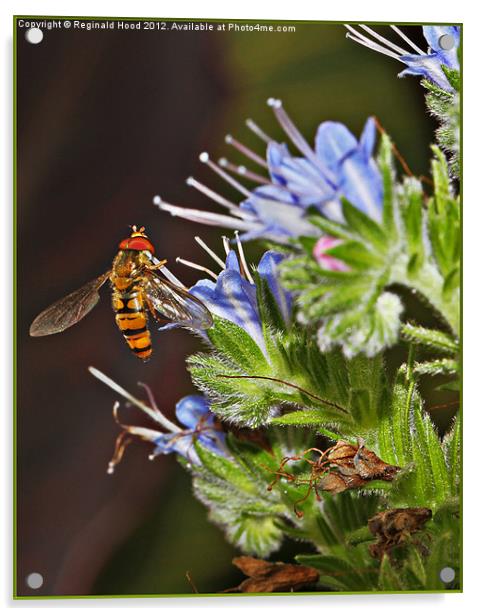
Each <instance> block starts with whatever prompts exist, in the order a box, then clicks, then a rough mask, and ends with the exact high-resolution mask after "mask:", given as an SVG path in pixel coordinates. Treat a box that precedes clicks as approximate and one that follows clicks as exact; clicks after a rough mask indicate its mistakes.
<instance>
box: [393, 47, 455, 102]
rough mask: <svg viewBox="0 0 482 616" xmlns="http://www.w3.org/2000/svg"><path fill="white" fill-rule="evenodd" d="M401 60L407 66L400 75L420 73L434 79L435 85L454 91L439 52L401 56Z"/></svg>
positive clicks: (430, 79)
mask: <svg viewBox="0 0 482 616" xmlns="http://www.w3.org/2000/svg"><path fill="white" fill-rule="evenodd" d="M400 60H401V61H402V62H405V64H406V65H407V68H406V69H404V70H403V71H402V72H401V73H399V74H398V76H399V77H405V75H418V76H421V77H424V78H425V79H428V80H429V81H432V82H433V83H434V84H435V85H437V86H439V87H440V88H442V89H443V90H445V91H447V92H453V90H454V89H453V88H452V86H451V85H450V83H449V82H448V79H447V77H446V76H445V73H444V72H443V70H442V65H441V63H440V58H439V57H438V55H437V54H435V53H433V54H427V55H425V56H420V55H418V54H414V55H409V56H400Z"/></svg>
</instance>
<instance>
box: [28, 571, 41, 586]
mask: <svg viewBox="0 0 482 616" xmlns="http://www.w3.org/2000/svg"><path fill="white" fill-rule="evenodd" d="M43 583H44V578H43V575H42V574H40V573H36V572H34V573H29V574H28V576H27V586H28V587H29V588H32V589H33V590H37V589H38V588H40V587H41V586H42V585H43Z"/></svg>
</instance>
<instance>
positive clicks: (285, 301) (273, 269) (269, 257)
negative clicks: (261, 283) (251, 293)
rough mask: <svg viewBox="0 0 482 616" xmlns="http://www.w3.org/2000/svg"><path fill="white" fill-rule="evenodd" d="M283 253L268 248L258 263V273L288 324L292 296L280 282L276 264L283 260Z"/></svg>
mask: <svg viewBox="0 0 482 616" xmlns="http://www.w3.org/2000/svg"><path fill="white" fill-rule="evenodd" d="M284 258H285V257H284V255H282V254H281V253H279V252H275V251H274V250H268V251H267V252H265V253H264V255H263V256H262V258H261V260H260V262H259V265H258V274H259V275H260V276H261V278H263V279H264V280H266V282H267V283H268V286H269V288H270V290H271V293H272V294H273V296H274V298H275V300H276V303H277V305H278V308H279V309H280V312H281V314H282V316H283V320H284V322H285V323H286V324H288V323H289V322H290V320H291V310H292V305H293V302H292V298H291V294H290V293H289V292H287V291H286V290H285V289H284V288H283V287H282V285H281V283H280V277H279V272H278V264H279V263H280V262H281V261H283V259H284Z"/></svg>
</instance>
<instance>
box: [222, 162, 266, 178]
mask: <svg viewBox="0 0 482 616" xmlns="http://www.w3.org/2000/svg"><path fill="white" fill-rule="evenodd" d="M218 164H219V166H220V167H223V168H225V169H229V171H233V173H237V174H238V175H240V176H241V177H243V178H248V180H253V182H259V183H260V184H271V182H270V181H269V180H268V178H265V177H263V176H262V175H258V174H257V173H254V172H253V171H250V170H249V169H247V168H246V167H245V166H244V165H233V164H232V163H230V162H229V161H228V159H227V158H220V159H219V160H218Z"/></svg>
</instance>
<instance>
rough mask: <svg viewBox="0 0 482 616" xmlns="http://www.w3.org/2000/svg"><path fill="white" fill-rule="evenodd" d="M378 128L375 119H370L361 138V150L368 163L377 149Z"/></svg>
mask: <svg viewBox="0 0 482 616" xmlns="http://www.w3.org/2000/svg"><path fill="white" fill-rule="evenodd" d="M376 132H377V127H376V125H375V120H374V119H373V118H368V120H367V121H366V123H365V126H364V128H363V132H362V134H361V136H360V150H361V152H362V153H363V155H364V156H365V160H366V162H368V161H369V160H370V158H371V157H372V154H373V149H374V147H375V138H376Z"/></svg>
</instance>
